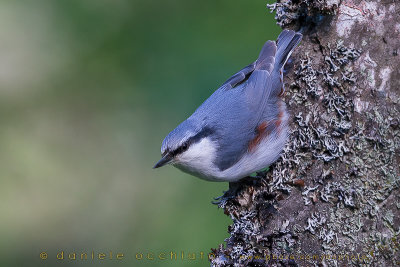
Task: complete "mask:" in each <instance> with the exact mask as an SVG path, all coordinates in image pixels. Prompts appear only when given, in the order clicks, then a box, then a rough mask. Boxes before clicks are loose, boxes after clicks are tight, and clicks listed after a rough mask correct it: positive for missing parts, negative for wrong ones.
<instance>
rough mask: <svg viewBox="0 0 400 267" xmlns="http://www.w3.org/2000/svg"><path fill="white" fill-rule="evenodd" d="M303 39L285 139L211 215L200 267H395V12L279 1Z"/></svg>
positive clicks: (398, 228) (399, 35)
mask: <svg viewBox="0 0 400 267" xmlns="http://www.w3.org/2000/svg"><path fill="white" fill-rule="evenodd" d="M268 7H269V8H270V9H273V10H275V11H276V20H277V23H278V25H280V26H281V27H282V28H291V29H295V30H299V31H302V33H303V35H304V37H303V40H302V42H301V43H300V45H299V47H298V48H297V49H296V51H295V52H294V53H293V55H292V57H291V59H292V60H291V62H289V64H288V68H287V70H286V73H285V78H284V79H285V84H286V95H285V102H286V103H287V105H288V109H289V112H290V115H291V133H290V136H289V138H288V142H287V145H286V147H285V149H284V151H283V152H282V155H281V157H280V159H279V160H278V161H277V162H276V163H274V164H273V165H272V166H271V167H270V169H269V170H268V171H266V172H263V173H259V174H258V176H260V178H261V179H258V180H257V179H255V180H253V181H248V180H244V181H242V182H240V184H239V185H238V189H237V190H236V192H235V194H234V195H233V196H231V197H229V196H228V195H229V194H228V195H226V196H225V197H223V198H222V199H221V200H220V203H219V206H220V207H221V208H223V209H224V211H225V213H226V214H227V215H228V216H230V217H231V219H232V221H233V223H232V225H230V226H229V228H228V231H229V233H230V237H229V238H227V239H226V240H225V241H226V245H225V246H224V245H220V246H219V247H218V248H216V249H213V250H212V252H211V253H210V255H209V257H210V261H211V265H212V266H349V265H351V266H353V265H354V266H365V265H368V266H371V265H372V266H376V265H382V266H395V265H400V252H399V250H400V237H399V234H400V194H399V185H400V176H399V174H400V170H399V165H400V156H399V155H400V57H399V55H398V51H399V46H400V2H399V1H393V0H392V1H389V0H369V1H364V0H362V1H360V0H342V1H339V0H318V1H309V0H297V1H296V0H281V1H278V2H277V3H275V4H273V5H268Z"/></svg>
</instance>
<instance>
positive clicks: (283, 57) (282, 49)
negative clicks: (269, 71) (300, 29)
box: [274, 30, 303, 71]
mask: <svg viewBox="0 0 400 267" xmlns="http://www.w3.org/2000/svg"><path fill="white" fill-rule="evenodd" d="M302 37H303V35H302V34H301V33H296V32H294V31H290V30H284V31H282V32H281V34H279V36H278V40H277V41H276V45H277V51H276V56H275V66H274V69H275V70H276V71H279V70H281V69H282V68H283V66H285V64H286V61H287V60H288V58H289V57H290V55H291V54H292V52H293V50H294V49H295V48H296V46H297V45H298V44H299V43H300V41H301V38H302Z"/></svg>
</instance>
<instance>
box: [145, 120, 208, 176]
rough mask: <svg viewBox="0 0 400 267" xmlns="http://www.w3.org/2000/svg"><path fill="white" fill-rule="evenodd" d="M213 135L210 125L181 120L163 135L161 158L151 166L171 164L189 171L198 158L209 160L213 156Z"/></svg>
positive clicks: (194, 165) (194, 166)
mask: <svg viewBox="0 0 400 267" xmlns="http://www.w3.org/2000/svg"><path fill="white" fill-rule="evenodd" d="M213 135H214V130H213V129H212V128H210V127H207V126H197V124H196V123H194V122H192V121H190V120H186V121H184V122H182V123H181V124H180V125H179V126H178V127H176V128H175V129H174V130H173V131H172V132H170V133H169V134H168V135H167V137H165V139H164V141H163V143H162V146H161V155H162V158H161V159H160V160H159V161H158V162H157V163H156V165H154V167H153V168H159V167H162V166H164V165H166V164H172V165H176V166H177V167H179V168H182V169H184V170H185V169H188V170H187V171H188V172H191V171H190V170H191V169H193V168H194V169H195V168H196V162H197V163H198V161H199V160H200V161H201V160H203V161H204V160H206V159H207V161H210V160H212V159H213V158H214V157H215V150H216V142H214V141H213V139H214V137H213Z"/></svg>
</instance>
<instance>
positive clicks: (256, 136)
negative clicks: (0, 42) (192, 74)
mask: <svg viewBox="0 0 400 267" xmlns="http://www.w3.org/2000/svg"><path fill="white" fill-rule="evenodd" d="M301 38H302V35H301V34H300V33H295V32H294V31H289V30H284V31H282V33H281V34H280V35H279V37H278V40H277V41H276V42H275V41H268V42H266V43H265V44H264V46H263V48H262V49H261V52H260V55H259V56H258V58H257V60H256V61H255V62H254V63H252V64H250V65H248V66H246V67H244V68H243V69H242V70H240V71H239V72H238V73H236V74H235V75H233V76H232V77H231V78H229V79H228V80H227V81H226V82H225V83H224V84H222V85H221V87H220V88H218V89H217V90H216V91H215V92H214V93H213V94H212V95H211V96H210V97H209V98H208V99H207V100H206V101H204V103H203V104H202V105H201V106H200V107H199V108H198V109H197V110H196V111H195V112H194V113H193V114H192V115H191V116H190V117H189V118H188V119H186V120H185V121H184V122H182V123H181V124H180V125H179V126H178V127H176V128H175V129H174V130H173V131H172V132H170V133H169V134H168V135H167V137H166V138H165V139H164V141H163V143H162V147H161V153H162V158H161V160H160V161H158V162H157V164H156V165H155V166H154V168H158V167H161V166H163V165H165V164H167V163H170V164H172V165H173V166H175V167H177V168H179V169H181V170H182V171H184V172H187V173H190V174H193V175H195V176H198V177H200V178H202V179H205V180H209V181H227V182H235V181H238V180H240V179H241V178H244V177H246V176H247V175H249V174H251V173H253V172H256V171H258V170H261V169H263V168H265V167H267V166H269V165H270V164H271V163H273V162H274V161H276V160H277V159H278V158H279V154H280V153H281V151H282V150H283V147H284V145H285V142H286V139H287V136H288V113H287V111H286V105H285V103H284V102H283V100H282V98H281V97H282V94H283V93H284V87H283V67H284V65H285V64H286V61H287V60H288V58H289V57H290V54H291V53H292V52H293V50H294V48H295V47H296V46H297V45H298V44H299V42H300V40H301Z"/></svg>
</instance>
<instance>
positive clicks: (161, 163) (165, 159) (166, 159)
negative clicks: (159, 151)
mask: <svg viewBox="0 0 400 267" xmlns="http://www.w3.org/2000/svg"><path fill="white" fill-rule="evenodd" d="M171 160H172V156H171V155H170V154H165V156H163V157H162V158H161V159H160V160H159V161H158V162H157V163H156V165H154V167H153V169H157V168H160V167H162V166H164V165H165V164H167V163H169V162H170V161H171Z"/></svg>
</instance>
